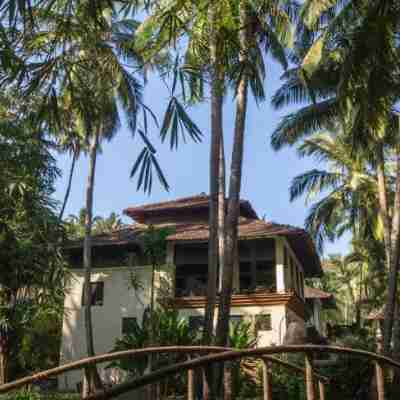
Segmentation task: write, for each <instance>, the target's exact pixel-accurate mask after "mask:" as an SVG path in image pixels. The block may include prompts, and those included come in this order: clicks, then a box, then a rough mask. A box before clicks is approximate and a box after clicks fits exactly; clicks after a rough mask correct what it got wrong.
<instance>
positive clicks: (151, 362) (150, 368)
mask: <svg viewBox="0 0 400 400" xmlns="http://www.w3.org/2000/svg"><path fill="white" fill-rule="evenodd" d="M155 270H156V266H155V262H154V261H153V262H152V267H151V287H150V335H149V336H150V337H149V342H150V347H151V346H154V345H155V343H154V336H155V335H154V281H155ZM154 356H155V355H154V354H149V359H148V364H147V369H148V372H149V373H150V372H151V371H153V367H154V358H155V357H154ZM147 388H148V400H153V399H155V398H156V391H157V384H154V385H148V387H147Z"/></svg>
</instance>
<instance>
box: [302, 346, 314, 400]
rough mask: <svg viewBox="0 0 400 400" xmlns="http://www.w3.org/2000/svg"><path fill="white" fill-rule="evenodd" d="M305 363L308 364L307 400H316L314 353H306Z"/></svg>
mask: <svg viewBox="0 0 400 400" xmlns="http://www.w3.org/2000/svg"><path fill="white" fill-rule="evenodd" d="M305 362H306V372H305V380H306V393H307V400H316V397H315V385H314V374H313V362H312V353H306V355H305Z"/></svg>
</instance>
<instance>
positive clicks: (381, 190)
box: [376, 144, 391, 270]
mask: <svg viewBox="0 0 400 400" xmlns="http://www.w3.org/2000/svg"><path fill="white" fill-rule="evenodd" d="M376 154H377V167H376V173H377V177H378V200H379V214H380V216H381V219H382V225H383V240H384V243H385V256H386V266H387V269H388V270H389V268H390V258H391V240H390V231H391V222H390V216H389V206H388V200H387V184H386V173H385V157H384V152H383V145H382V144H379V145H378V148H377V152H376Z"/></svg>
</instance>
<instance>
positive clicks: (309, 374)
mask: <svg viewBox="0 0 400 400" xmlns="http://www.w3.org/2000/svg"><path fill="white" fill-rule="evenodd" d="M315 352H324V353H333V354H347V355H349V354H350V355H353V356H355V357H363V358H366V359H368V360H370V361H372V362H374V363H375V373H376V380H377V392H378V396H379V397H378V398H379V400H384V396H385V387H384V383H385V379H384V378H385V377H384V368H387V367H391V368H397V369H399V370H400V363H399V362H398V361H395V360H393V359H391V358H389V357H385V356H383V355H380V354H376V353H371V352H367V351H364V350H355V349H349V348H344V347H334V346H318V345H292V346H273V347H264V348H256V349H247V350H233V349H231V348H224V347H212V346H210V347H207V346H186V347H183V346H170V347H153V348H147V349H136V350H126V351H121V352H115V353H107V354H103V355H100V356H95V357H90V358H86V359H83V360H79V361H75V362H72V363H69V364H67V365H63V366H60V367H56V368H53V369H51V370H48V371H44V372H40V373H36V374H33V375H31V376H29V377H25V378H22V379H19V380H17V381H14V382H10V383H7V384H5V385H1V386H0V393H5V392H8V391H10V390H15V389H18V388H21V387H24V386H26V385H29V384H31V383H33V382H36V381H40V380H43V379H47V378H49V377H50V376H56V375H60V374H61V373H64V372H67V371H72V370H76V369H82V368H84V367H86V366H89V365H95V364H97V363H104V362H107V361H113V360H117V359H126V358H134V357H143V355H147V354H153V353H176V354H181V355H188V354H201V353H203V354H204V353H205V354H207V355H205V356H200V357H197V358H193V359H189V360H187V361H184V362H180V363H176V364H174V365H170V366H167V367H164V368H161V369H159V370H156V371H152V372H150V373H148V374H146V375H143V376H141V377H139V378H137V379H135V380H132V381H127V382H124V383H120V384H117V385H114V386H112V387H110V388H104V390H102V391H99V392H96V393H93V394H90V395H89V396H88V397H87V398H86V399H87V400H107V399H110V398H113V397H116V396H118V395H121V394H124V393H126V392H129V391H131V390H135V389H138V388H140V387H143V386H145V385H149V384H154V383H155V382H157V381H159V380H160V379H164V378H166V377H168V376H172V375H175V374H177V373H182V371H185V370H188V371H189V372H188V398H189V400H193V399H194V397H195V396H194V379H193V371H194V369H196V368H204V367H205V366H208V365H210V364H212V363H215V362H226V361H233V360H236V359H240V358H256V359H261V360H263V365H264V367H263V387H264V391H263V395H264V400H265V399H268V400H271V397H272V390H271V389H272V373H271V368H270V367H269V366H270V365H271V366H272V365H274V364H280V365H283V366H284V367H287V368H289V369H292V370H294V371H297V372H302V373H303V374H304V376H305V381H306V382H305V383H306V388H307V390H306V391H307V400H316V399H317V397H316V385H315V383H316V382H317V383H318V388H319V398H320V400H325V387H326V384H327V383H329V379H328V378H326V377H323V376H321V375H319V374H317V373H316V372H315V371H314V370H313V354H314V353H315ZM210 353H214V354H210ZM282 353H304V354H305V361H306V362H305V369H302V368H300V367H298V366H294V365H292V364H289V363H287V362H284V361H282V360H280V359H277V358H275V357H271V356H272V355H274V354H282Z"/></svg>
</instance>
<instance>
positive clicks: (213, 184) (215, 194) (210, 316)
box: [203, 1, 224, 400]
mask: <svg viewBox="0 0 400 400" xmlns="http://www.w3.org/2000/svg"><path fill="white" fill-rule="evenodd" d="M209 21H210V41H209V42H210V59H211V149H210V200H209V240H208V281H207V303H206V308H205V315H204V333H203V343H204V344H205V345H209V344H212V341H213V336H214V335H213V333H214V315H215V303H216V293H217V269H218V249H219V239H218V209H219V206H218V200H219V165H220V151H221V150H220V146H221V138H222V136H223V121H222V108H223V83H224V82H223V79H221V75H220V73H219V68H220V65H219V58H218V56H219V55H218V31H217V22H218V2H217V1H214V2H213V3H212V4H211V5H210V8H209ZM204 378H205V379H204V381H203V382H204V396H205V397H204V398H205V399H206V400H207V399H212V398H213V397H214V388H213V383H214V380H213V378H214V377H213V374H212V368H205V370H204Z"/></svg>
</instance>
